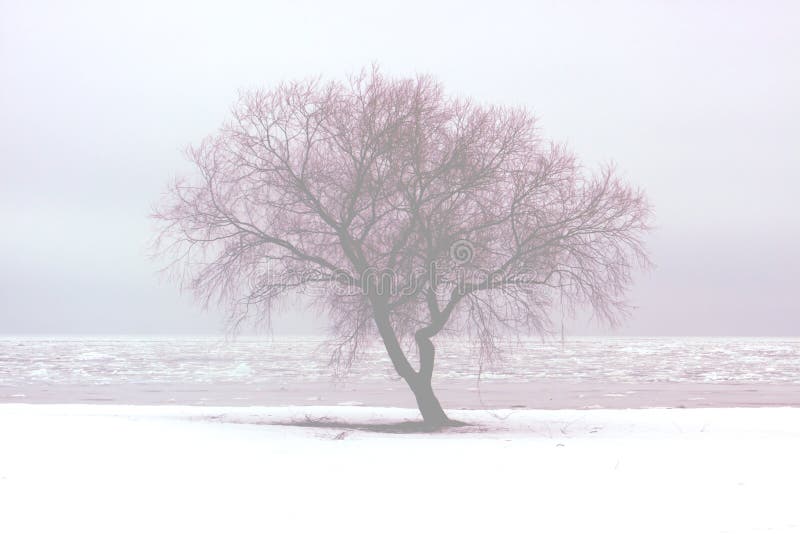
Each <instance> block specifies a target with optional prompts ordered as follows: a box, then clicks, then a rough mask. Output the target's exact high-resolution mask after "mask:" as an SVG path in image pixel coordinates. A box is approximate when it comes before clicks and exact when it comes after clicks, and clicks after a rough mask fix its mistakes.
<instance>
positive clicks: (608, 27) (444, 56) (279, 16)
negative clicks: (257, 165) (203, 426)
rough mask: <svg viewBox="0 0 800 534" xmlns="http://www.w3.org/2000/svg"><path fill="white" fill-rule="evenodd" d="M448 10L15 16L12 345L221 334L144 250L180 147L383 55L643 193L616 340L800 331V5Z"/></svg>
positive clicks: (57, 7) (65, 7) (81, 7)
mask: <svg viewBox="0 0 800 534" xmlns="http://www.w3.org/2000/svg"><path fill="white" fill-rule="evenodd" d="M601 3H603V4H605V5H603V6H600V5H599V4H601ZM431 4H432V2H430V1H428V2H407V1H406V2H392V3H387V4H386V5H379V4H378V3H377V2H362V3H355V2H342V1H337V2H321V1H320V2H302V1H291V2H289V1H284V2H252V3H244V2H235V1H234V2H232V1H227V2H217V3H216V5H211V4H210V3H209V4H206V3H203V2H197V1H194V2H186V3H170V2H143V1H136V2H116V3H115V2H96V3H95V2H55V1H53V2H38V1H35V0H34V1H19V2H9V1H7V0H0V5H1V6H2V8H1V10H0V69H1V70H0V76H1V79H0V163H2V168H1V170H0V172H1V173H2V174H0V176H2V177H1V178H0V184H1V185H0V249H1V250H2V262H1V263H0V333H3V334H173V333H174V334H196V333H209V334H213V333H217V332H220V331H221V330H222V321H221V319H220V315H219V314H216V313H202V312H199V311H197V309H196V307H195V306H193V304H192V301H191V298H189V297H188V296H180V295H179V294H178V292H177V290H176V289H175V288H174V287H173V286H172V285H170V284H169V283H168V282H165V281H162V280H160V279H159V278H158V276H156V274H155V271H156V269H157V267H158V265H157V264H154V263H153V262H151V261H150V260H148V259H147V256H146V249H147V247H146V245H147V242H148V239H149V238H150V236H151V231H152V226H151V222H150V221H149V220H148V218H147V215H148V213H149V211H150V208H151V206H152V205H153V203H155V202H156V201H157V200H158V197H159V195H160V193H161V192H162V191H163V189H164V186H165V184H166V183H167V182H168V181H169V180H170V179H171V178H172V177H173V176H174V175H175V174H176V173H177V172H180V171H182V170H187V168H188V167H187V163H186V162H185V160H184V158H183V155H182V150H183V148H184V147H185V146H186V145H187V144H189V143H192V142H196V141H198V140H200V139H201V138H202V137H204V136H205V135H207V134H209V133H211V132H212V131H213V130H214V129H215V128H216V127H217V126H218V125H219V123H220V122H221V121H222V120H224V118H225V116H226V113H227V110H228V108H229V106H230V105H231V103H232V102H233V100H234V98H235V97H236V93H237V89H239V88H243V87H254V86H269V85H272V84H274V83H276V82H278V81H280V80H283V79H286V78H295V77H305V76H308V75H315V74H323V75H325V76H332V77H341V76H342V75H344V74H346V73H349V72H352V71H354V70H357V69H359V68H360V67H362V66H364V65H366V64H369V63H370V62H372V61H377V62H379V63H380V64H381V65H382V67H383V70H384V71H386V72H387V73H390V74H397V75H410V74H414V73H417V72H424V73H430V74H434V75H436V76H437V77H439V78H440V79H441V80H442V81H443V82H444V83H445V85H446V86H447V87H448V88H449V90H450V91H452V92H455V93H458V94H461V95H465V96H472V97H475V98H476V99H478V100H480V101H482V102H491V103H504V104H521V105H525V106H528V107H530V108H532V109H533V110H535V112H536V113H537V114H538V115H539V117H540V119H541V125H542V126H543V128H544V132H545V134H546V135H547V136H549V137H553V138H555V139H557V140H565V141H568V142H569V143H570V144H571V146H572V147H573V148H574V149H575V150H576V152H577V153H578V154H579V155H581V157H582V159H583V161H584V162H585V163H586V164H587V165H590V166H591V165H595V164H599V163H603V162H607V161H609V160H614V161H616V162H617V163H618V166H619V168H620V169H621V170H622V171H623V172H624V173H625V175H626V176H627V178H628V179H629V180H630V181H631V182H633V183H635V184H637V185H640V186H641V187H643V188H644V189H645V190H646V191H647V192H648V193H649V196H650V198H651V200H652V202H653V204H654V207H655V211H656V225H657V230H656V231H655V232H654V233H653V234H652V236H651V238H650V240H649V243H650V250H651V252H652V255H653V259H654V261H655V263H656V264H657V267H656V269H655V270H654V271H653V272H652V273H650V274H648V275H645V276H642V277H640V279H639V280H638V282H637V284H636V286H635V288H634V289H633V291H632V293H631V301H632V303H633V304H635V305H636V306H638V310H637V311H636V313H635V314H634V316H633V317H632V318H631V320H630V321H629V322H628V323H627V324H626V325H625V327H624V328H622V329H620V330H618V331H617V333H620V334H630V335H800V282H799V281H798V277H799V276H800V250H798V249H799V248H800V209H798V202H799V201H798V198H800V96H798V95H800V31H798V27H800V2H793V1H787V2H769V1H765V2H696V1H695V2H643V1H638V2H630V3H604V2H586V3H579V2H555V1H552V2H543V1H542V2H517V3H514V2H502V1H491V2H487V1H484V2H479V3H469V2H465V1H459V2H452V3H445V2H442V3H439V4H437V5H436V6H433V5H431ZM321 324H322V321H321V320H320V319H317V318H314V317H313V315H306V314H304V313H303V312H301V311H296V312H292V313H289V314H287V315H286V316H285V317H282V318H279V319H278V320H277V321H276V322H275V324H274V332H275V333H276V334H280V333H303V332H306V331H309V330H313V329H315V328H317V327H319V325H321ZM593 332H597V330H593V329H591V328H589V327H584V326H580V325H575V326H573V327H571V333H574V334H581V333H593Z"/></svg>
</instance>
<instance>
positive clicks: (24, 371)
mask: <svg viewBox="0 0 800 534" xmlns="http://www.w3.org/2000/svg"><path fill="white" fill-rule="evenodd" d="M329 354H330V351H329V347H328V346H326V345H325V343H324V340H323V339H321V338H309V337H283V338H272V339H269V338H239V339H236V340H225V339H222V338H155V337H153V338H134V337H122V338H120V337H116V338H102V337H74V338H67V337H64V338H44V337H4V338H0V400H4V401H18V402H19V401H21V402H86V401H91V402H126V403H173V402H177V403H188V404H209V405H210V404H245V405H246V404H309V403H311V404H319V403H320V401H322V402H325V401H327V402H332V403H339V404H345V403H352V404H372V403H375V404H382V405H408V401H409V400H410V395H409V394H408V392H407V390H406V387H405V385H404V384H403V383H402V382H400V380H399V379H398V378H397V376H396V375H395V373H394V370H393V369H392V367H391V365H390V363H389V361H388V357H387V356H386V355H385V353H384V352H383V348H382V346H380V345H378V344H376V345H375V346H374V347H372V348H371V349H370V350H369V351H368V352H367V354H366V355H365V356H364V357H363V358H361V359H359V360H357V361H355V362H353V363H352V368H351V370H350V372H349V373H344V372H343V371H342V370H341V369H340V368H337V366H336V365H333V364H332V363H331V361H330V358H329ZM435 376H436V382H437V388H438V390H439V391H440V392H442V397H443V400H444V401H445V402H447V401H448V400H449V404H450V405H454V406H458V407H471V406H497V407H508V406H512V405H514V404H515V403H517V404H519V405H520V406H538V407H574V408H586V407H601V406H602V407H621V406H629V405H630V399H647V401H646V402H645V401H637V402H635V403H634V404H635V405H637V406H638V405H647V406H653V405H662V404H666V405H675V406H678V405H680V406H696V405H700V406H719V405H786V404H791V405H797V404H800V393H798V392H800V388H799V387H798V386H800V338H771V339H770V338H665V337H664V338H601V337H597V338H574V339H570V340H567V341H566V342H565V343H563V344H562V343H560V342H543V341H542V340H541V339H538V338H536V339H526V340H521V341H518V342H516V341H515V342H513V343H508V344H506V345H505V346H504V347H503V351H502V354H501V355H500V356H499V357H498V358H497V359H495V360H494V361H479V360H478V359H477V358H476V357H474V356H472V355H471V351H470V347H469V346H468V345H467V344H465V343H463V342H459V341H456V340H444V341H440V342H439V344H438V353H437V361H436V375H435ZM457 392H461V393H458V394H456V393H457ZM715 395H716V397H715ZM714 399H716V400H714ZM659 401H663V402H659Z"/></svg>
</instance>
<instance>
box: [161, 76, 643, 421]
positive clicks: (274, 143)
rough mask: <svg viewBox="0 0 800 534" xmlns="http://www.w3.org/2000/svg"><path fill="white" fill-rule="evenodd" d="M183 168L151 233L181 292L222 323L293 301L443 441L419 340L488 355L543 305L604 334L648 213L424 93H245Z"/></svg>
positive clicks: (516, 132) (539, 323)
mask: <svg viewBox="0 0 800 534" xmlns="http://www.w3.org/2000/svg"><path fill="white" fill-rule="evenodd" d="M189 155H190V158H191V160H192V162H193V163H194V164H195V166H196V168H197V171H198V176H196V177H195V178H193V179H190V180H179V181H177V182H176V183H175V184H174V185H173V186H172V187H171V188H170V190H169V192H168V194H167V196H166V198H165V200H164V202H163V204H162V205H161V207H160V208H158V209H157V210H156V212H155V214H154V216H155V217H156V218H157V219H158V220H159V221H160V224H161V233H160V237H159V239H158V244H157V247H158V249H159V250H160V251H161V252H163V253H164V254H166V255H168V256H169V258H170V266H171V268H172V269H173V270H174V272H176V273H178V275H179V276H180V279H181V281H182V284H183V286H184V287H186V288H189V289H191V290H192V291H193V292H194V293H195V294H196V295H198V296H199V297H201V298H202V299H203V301H204V303H205V304H206V305H207V304H208V303H209V302H211V301H212V300H219V301H220V302H222V303H223V304H225V305H226V306H227V307H228V309H229V310H230V313H231V319H232V321H233V322H234V323H236V324H238V322H240V321H241V320H244V319H247V318H256V319H264V320H268V318H269V314H270V311H271V310H272V309H273V308H274V306H275V305H276V303H277V302H278V301H279V299H280V298H281V297H282V296H283V295H285V294H287V293H290V292H293V291H303V292H305V293H307V294H310V295H312V298H313V303H314V304H315V305H318V306H320V307H321V308H323V309H324V310H326V311H327V312H328V313H329V315H330V317H331V318H332V321H333V329H334V330H335V334H336V335H337V336H338V339H339V340H340V341H341V343H340V344H339V345H338V347H339V348H338V353H337V355H338V357H340V358H351V357H353V356H354V355H356V354H358V353H359V351H360V349H361V348H362V347H363V346H364V343H365V342H368V341H369V340H371V339H376V338H377V337H379V338H380V339H381V340H382V341H383V344H384V345H385V347H386V351H387V353H388V356H389V358H390V359H391V362H392V364H393V365H394V368H395V369H396V371H397V373H398V374H399V375H400V376H401V377H402V378H403V379H405V381H406V382H407V383H408V385H409V386H410V388H411V390H412V391H413V393H414V395H415V397H416V400H417V404H418V406H419V409H420V412H421V413H422V416H423V418H424V421H425V423H426V424H427V425H430V426H431V427H440V426H444V425H448V424H451V421H450V419H448V417H447V415H446V414H445V412H444V411H443V410H442V407H441V405H440V403H439V401H438V400H437V398H436V396H435V394H434V392H433V389H432V386H431V379H432V376H433V371H434V356H435V348H434V344H433V341H432V340H433V338H434V337H435V336H436V335H437V334H440V333H442V332H451V333H453V332H455V333H462V334H464V333H468V334H469V335H471V336H474V337H475V338H477V339H478V340H480V341H481V344H480V346H481V347H482V349H481V350H485V351H488V350H491V348H492V347H493V340H494V336H495V335H497V333H498V332H504V331H526V332H530V331H536V332H544V331H546V330H547V329H548V326H549V325H550V322H549V319H548V316H549V313H550V311H551V310H552V308H553V306H554V305H556V304H558V305H562V303H565V304H566V305H568V306H570V307H574V306H576V305H584V304H586V305H588V306H590V307H591V309H592V310H593V312H594V313H595V314H596V316H597V317H599V318H600V319H602V320H605V321H607V322H609V323H616V322H617V321H618V320H619V319H620V318H621V317H623V316H624V315H625V313H626V304H625V300H624V296H625V295H624V294H625V291H626V290H627V288H628V287H629V286H630V284H631V275H632V271H633V269H634V268H635V267H637V266H647V264H648V260H647V256H646V253H645V251H644V248H643V245H642V237H643V235H644V233H645V231H646V230H647V228H648V218H649V215H650V209H649V206H648V204H647V201H646V199H645V197H644V195H643V194H642V193H641V192H640V191H639V190H637V189H634V188H632V187H630V186H629V185H626V184H625V183H624V182H622V181H621V180H620V179H619V178H618V177H617V175H616V173H615V171H614V168H613V167H605V168H602V169H600V170H599V171H598V172H595V173H590V172H587V171H586V170H585V169H584V168H582V167H581V165H580V164H579V163H578V161H577V160H576V158H575V156H574V155H573V154H572V152H571V151H570V150H569V149H568V148H567V147H565V146H564V145H559V144H554V143H551V142H547V141H545V140H543V139H542V138H541V137H540V135H539V134H538V131H537V128H536V120H535V117H533V116H532V115H531V114H530V113H529V112H527V111H526V110H524V109H516V108H506V107H494V106H482V105H477V104H475V103H474V102H471V101H469V100H465V99H461V98H454V97H451V96H448V95H446V94H445V93H444V92H443V90H442V87H441V85H440V84H439V83H437V82H436V81H435V80H433V79H431V78H430V77H427V76H419V77H416V78H413V79H393V78H389V77H386V76H384V75H382V74H381V73H380V72H379V71H378V69H377V68H373V69H371V70H365V71H363V72H362V73H360V74H359V75H357V76H354V77H351V78H349V79H348V80H347V81H346V82H330V83H323V82H321V81H319V80H312V81H300V82H292V83H285V84H282V85H279V86H278V87H276V88H274V89H272V90H268V91H251V92H245V93H242V94H241V95H240V98H239V101H238V103H237V104H236V105H235V106H234V108H233V110H232V118H231V120H230V121H229V122H227V123H226V124H225V125H224V126H223V127H222V128H221V129H220V130H219V131H218V132H217V133H216V134H215V135H213V136H211V137H209V138H207V139H206V140H205V141H203V142H202V143H201V144H200V145H199V146H198V147H196V148H192V149H190V150H189ZM414 352H415V353H416V354H412V353H414ZM410 356H415V357H412V358H410ZM414 360H416V361H418V362H419V363H418V366H416V368H415V366H414V365H412V363H410V362H411V361H414Z"/></svg>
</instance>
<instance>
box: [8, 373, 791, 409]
mask: <svg viewBox="0 0 800 534" xmlns="http://www.w3.org/2000/svg"><path fill="white" fill-rule="evenodd" d="M435 387H436V391H437V393H438V395H439V398H440V399H441V401H442V404H443V405H444V406H445V407H446V408H449V409H505V408H526V409H548V410H549V409H600V408H603V409H624V408H654V407H659V408H726V407H775V406H794V407H800V385H798V384H791V383H780V384H770V383H726V384H720V383H690V382H680V383H674V382H647V383H638V384H632V383H623V382H620V383H615V382H590V381H563V380H549V381H546V380H539V381H528V382H504V381H500V380H482V381H481V382H480V383H478V382H477V381H476V380H444V381H439V382H438V383H436V385H435ZM0 403H31V404H63V403H69V404H75V403H78V404H112V405H116V404H136V405H194V406H315V405H343V406H346V405H352V406H387V407H399V408H413V407H414V406H415V403H414V399H413V396H412V394H411V392H410V391H409V389H408V388H407V387H406V385H405V384H404V383H403V382H401V381H399V380H384V381H380V380H365V381H359V380H348V381H334V380H329V381H316V382H303V383H277V382H276V383H275V384H244V383H218V384H204V383H185V384H163V383H139V384H124V385H121V384H109V385H98V384H86V385H73V384H42V383H37V384H27V385H25V384H16V385H0Z"/></svg>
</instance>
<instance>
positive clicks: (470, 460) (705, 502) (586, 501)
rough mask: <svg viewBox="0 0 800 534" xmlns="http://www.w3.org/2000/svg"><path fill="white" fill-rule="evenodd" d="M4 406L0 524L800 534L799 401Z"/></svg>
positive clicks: (92, 528)
mask: <svg viewBox="0 0 800 534" xmlns="http://www.w3.org/2000/svg"><path fill="white" fill-rule="evenodd" d="M450 414H451V416H454V417H456V418H458V419H461V420H463V421H466V422H469V423H472V424H473V426H470V427H464V428H456V429H452V430H450V431H448V432H444V433H440V434H424V433H410V434H393V433H379V432H373V431H369V430H364V429H362V430H352V429H347V428H344V427H340V426H336V425H335V424H331V425H330V426H312V427H296V426H284V425H279V424H274V423H281V422H283V423H285V422H290V421H301V422H306V421H314V422H317V423H335V421H346V422H348V423H354V424H359V425H364V424H369V423H384V422H399V421H403V420H406V419H416V417H417V415H416V412H415V411H414V410H409V409H401V408H367V407H342V406H337V407H295V408H291V407H289V408H233V407H225V408H210V407H196V406H195V407H184V406H120V405H117V406H98V405H27V404H0V532H3V533H24V532H47V533H51V532H102V533H107V532H115V533H117V532H137V533H141V532H175V533H179V532H186V533H196V532H215V533H225V532H231V533H233V532H236V533H238V532H265V533H284V532H370V533H373V532H375V533H378V532H405V533H408V532H487V533H489V532H546V533H553V532H581V533H589V532H591V533H594V532H613V533H624V532H632V533H633V532H635V533H637V534H639V533H644V532H646V533H654V532H669V533H694V532H696V533H711V532H800V505H798V502H800V501H799V500H798V491H797V487H798V484H799V483H800V482H798V481H800V455H798V451H800V409H796V408H712V409H685V410H682V409H641V410H514V411H511V410H503V411H492V412H488V411H478V410H466V411H451V412H450Z"/></svg>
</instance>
